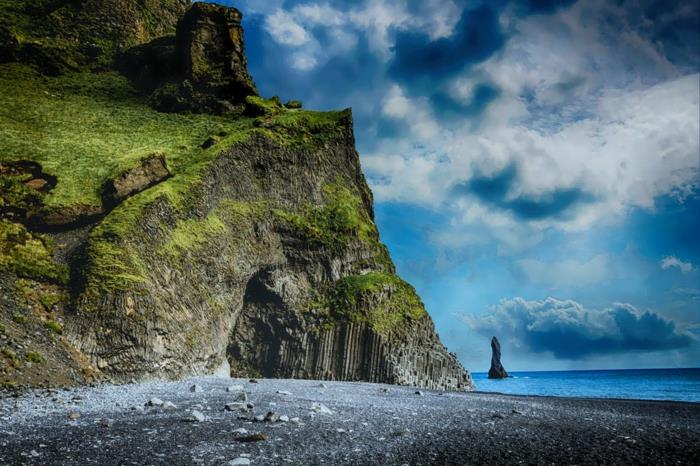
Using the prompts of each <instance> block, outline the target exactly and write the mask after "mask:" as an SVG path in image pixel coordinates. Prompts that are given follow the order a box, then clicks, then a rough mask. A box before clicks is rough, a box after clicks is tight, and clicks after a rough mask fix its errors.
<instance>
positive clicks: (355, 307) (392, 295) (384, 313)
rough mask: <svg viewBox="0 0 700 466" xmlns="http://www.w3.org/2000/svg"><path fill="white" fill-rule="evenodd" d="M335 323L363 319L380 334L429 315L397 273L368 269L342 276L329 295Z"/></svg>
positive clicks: (330, 308)
mask: <svg viewBox="0 0 700 466" xmlns="http://www.w3.org/2000/svg"><path fill="white" fill-rule="evenodd" d="M327 305H328V308H329V311H330V316H329V317H330V319H331V321H332V322H337V321H341V322H342V321H350V322H364V323H367V324H368V325H369V326H370V327H372V328H373V329H375V330H376V331H377V332H379V333H388V332H390V331H391V330H392V329H397V328H404V327H405V325H403V323H404V321H405V320H406V319H409V320H418V319H420V318H422V317H423V316H424V315H426V311H425V307H424V306H423V303H422V302H421V300H420V298H419V297H418V295H417V294H416V291H415V289H414V288H413V287H412V286H411V285H409V284H408V283H406V282H405V281H403V280H402V279H400V278H399V277H397V276H396V275H394V274H389V273H384V272H369V273H366V274H364V275H352V276H349V277H345V278H342V279H340V280H338V281H337V282H336V283H335V286H334V287H333V289H332V290H331V292H330V293H329V295H328V301H327Z"/></svg>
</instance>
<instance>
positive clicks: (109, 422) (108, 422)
mask: <svg viewBox="0 0 700 466" xmlns="http://www.w3.org/2000/svg"><path fill="white" fill-rule="evenodd" d="M97 424H98V425H99V426H100V427H104V428H109V427H112V424H114V421H113V420H111V419H100V420H99V421H97Z"/></svg>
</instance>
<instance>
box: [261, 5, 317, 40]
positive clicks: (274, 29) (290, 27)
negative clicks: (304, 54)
mask: <svg viewBox="0 0 700 466" xmlns="http://www.w3.org/2000/svg"><path fill="white" fill-rule="evenodd" d="M265 30H266V31H267V32H268V33H269V34H270V35H271V36H272V38H273V39H274V40H275V41H276V42H277V43H279V44H283V45H290V46H294V47H298V46H300V45H304V44H307V43H309V42H310V41H311V36H310V35H309V33H308V32H307V31H306V29H304V27H303V26H301V25H300V24H298V23H297V22H296V21H295V18H294V16H292V15H290V14H289V13H287V12H286V11H284V10H281V9H280V10H277V11H275V12H274V13H273V14H272V15H269V16H267V17H266V18H265Z"/></svg>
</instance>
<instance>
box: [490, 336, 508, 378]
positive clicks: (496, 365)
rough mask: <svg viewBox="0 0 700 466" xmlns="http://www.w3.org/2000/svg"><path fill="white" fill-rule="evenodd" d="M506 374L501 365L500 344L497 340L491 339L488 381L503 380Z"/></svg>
mask: <svg viewBox="0 0 700 466" xmlns="http://www.w3.org/2000/svg"><path fill="white" fill-rule="evenodd" d="M507 377H508V373H507V372H506V370H505V369H504V368H503V364H501V344H500V343H499V341H498V338H496V337H493V338H492V339H491V368H490V369H489V379H505V378H507Z"/></svg>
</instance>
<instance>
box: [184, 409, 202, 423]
mask: <svg viewBox="0 0 700 466" xmlns="http://www.w3.org/2000/svg"><path fill="white" fill-rule="evenodd" d="M205 419H206V417H205V416H204V414H202V413H201V412H199V411H197V410H196V409H193V410H192V412H191V413H190V414H189V416H187V417H186V418H185V421H187V422H204V420H205Z"/></svg>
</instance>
